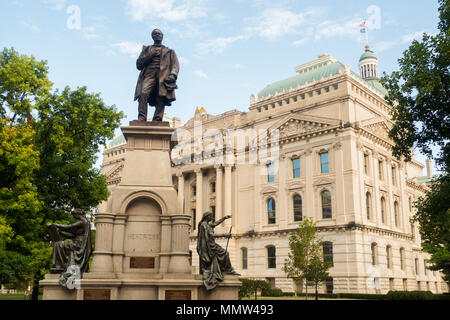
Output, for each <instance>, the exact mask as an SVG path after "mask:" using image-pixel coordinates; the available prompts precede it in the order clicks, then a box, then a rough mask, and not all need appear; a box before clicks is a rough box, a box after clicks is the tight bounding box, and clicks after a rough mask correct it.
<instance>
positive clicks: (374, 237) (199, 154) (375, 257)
mask: <svg viewBox="0 0 450 320" xmlns="http://www.w3.org/2000/svg"><path fill="white" fill-rule="evenodd" d="M359 69H360V70H359V75H358V74H356V73H354V72H352V71H351V70H350V68H349V66H346V65H344V64H342V63H341V62H339V61H338V60H337V59H335V58H333V57H332V56H330V55H327V54H321V55H319V56H318V58H317V59H316V60H314V61H311V62H308V63H305V64H302V65H300V66H298V67H296V68H295V72H296V75H294V76H292V77H290V78H288V79H284V80H281V81H278V82H275V83H273V84H270V85H268V86H267V87H266V88H264V89H263V90H261V91H260V92H259V93H258V94H257V95H256V94H253V95H251V98H250V106H249V110H248V112H241V111H238V110H231V111H228V112H225V113H223V114H219V115H215V116H214V115H209V114H207V113H205V112H196V114H195V116H194V117H193V118H192V119H190V120H189V121H188V122H187V123H185V124H184V125H181V123H180V121H179V119H169V120H170V121H171V125H172V126H173V127H179V128H180V129H182V132H184V133H187V137H188V138H187V139H185V138H183V137H181V134H180V136H179V144H178V147H179V148H178V149H174V150H175V152H173V153H172V160H173V164H172V174H173V182H174V185H175V187H176V188H177V190H178V208H179V210H180V211H183V212H184V213H185V214H188V215H190V216H191V229H190V241H191V243H190V249H191V252H192V259H191V263H192V268H193V271H194V272H196V271H198V256H197V253H196V232H197V227H196V224H197V223H198V222H199V221H200V220H201V216H202V214H203V212H204V211H207V210H208V211H213V212H214V214H215V219H216V220H217V219H220V218H222V217H224V216H225V215H231V216H232V218H231V219H228V220H226V221H225V222H224V223H223V224H222V225H220V226H219V227H217V228H216V232H217V233H224V232H229V231H230V228H231V233H232V234H233V237H232V238H231V239H230V240H229V242H227V239H225V238H223V239H219V240H218V242H219V243H221V244H222V245H223V246H224V247H226V246H227V248H228V251H229V252H230V257H231V261H232V264H233V266H234V268H235V269H236V270H237V271H238V272H239V273H241V274H242V276H244V277H249V278H258V279H266V280H268V281H269V283H271V285H273V286H274V287H278V288H281V289H282V290H283V291H287V292H292V291H294V290H298V291H302V290H304V287H303V284H300V283H294V281H293V280H292V279H289V278H287V277H286V275H285V273H284V272H283V270H282V266H283V264H284V262H285V259H286V258H287V256H288V252H289V244H288V238H289V233H290V232H291V231H293V230H295V229H296V227H297V226H298V223H299V222H300V221H302V219H303V218H304V217H311V218H312V219H313V220H314V221H315V222H316V225H317V227H318V230H319V234H320V236H321V237H322V238H323V240H324V248H323V249H324V256H325V258H326V259H327V260H329V261H330V262H332V264H333V267H332V268H331V269H330V279H329V280H328V281H327V282H326V283H324V284H323V286H322V288H321V290H322V291H323V292H334V293H338V292H359V293H376V292H381V293H386V292H387V291H389V290H408V291H411V290H430V291H432V292H436V293H441V292H447V291H448V288H447V285H446V283H445V282H444V281H443V280H442V278H441V274H439V272H436V271H430V270H428V269H427V265H426V259H427V258H428V256H427V254H425V253H424V252H422V250H421V246H420V241H421V240H420V235H419V233H418V230H417V225H414V224H412V223H411V222H410V218H411V217H412V215H413V214H414V207H413V202H414V200H416V199H417V198H418V197H419V196H421V195H422V194H423V192H424V190H425V188H426V187H425V185H424V184H420V183H419V181H420V178H421V177H422V176H423V174H422V171H423V168H424V166H423V164H421V163H419V162H418V161H417V160H415V159H414V158H413V160H412V161H411V162H409V163H405V162H402V161H399V160H397V159H396V158H394V157H393V156H392V153H391V147H392V145H393V143H392V141H391V140H390V139H389V138H388V131H389V128H390V127H391V126H392V121H391V119H390V116H389V112H390V109H391V108H390V106H389V105H388V104H387V102H386V101H385V100H384V98H383V97H384V95H385V94H386V90H385V89H384V88H383V87H382V85H381V84H380V83H379V81H378V60H377V58H376V56H375V55H374V53H373V52H372V51H370V49H369V47H366V50H365V52H364V53H363V55H362V56H361V58H360V61H359ZM264 130H265V131H266V132H269V134H268V139H267V140H261V141H266V142H265V146H266V147H268V148H269V147H270V148H272V147H273V148H276V159H274V157H273V156H272V157H271V158H270V157H269V158H264V159H261V158H258V157H257V158H256V159H255V158H254V157H252V155H253V153H252V152H253V151H255V152H256V153H257V154H259V153H258V152H259V151H260V149H261V148H263V147H262V144H254V143H253V142H254V141H255V139H256V140H258V135H259V134H260V132H264ZM208 132H215V133H214V134H212V136H214V138H213V139H211V136H207V135H206V136H207V138H208V137H209V138H208V139H205V133H208ZM233 132H234V133H235V134H234V136H233V135H232V133H233ZM236 132H237V134H236ZM255 132H256V136H255V135H254V133H255ZM274 132H276V137H275V134H272V133H274ZM196 133H197V134H198V133H200V135H201V137H202V139H201V140H196ZM227 133H228V135H227ZM230 133H231V138H230V137H229V134H230ZM197 136H198V135H197ZM217 137H219V139H220V141H218V140H217ZM275 138H276V139H275ZM183 139H184V140H183ZM239 139H241V140H239ZM238 140H239V141H240V142H241V143H239V142H237V141H238ZM211 141H213V143H212V144H211ZM124 142H125V141H124V140H123V138H122V137H118V138H116V139H115V140H114V141H113V142H112V143H111V144H110V145H109V146H108V148H107V149H106V150H105V152H104V157H103V167H102V170H103V172H104V173H105V175H106V176H107V181H108V185H109V187H110V188H111V189H112V188H114V187H115V186H116V185H117V183H118V182H119V181H120V179H121V169H122V168H123V152H125V149H124ZM187 143H191V144H190V146H189V147H187V149H186V147H184V149H183V148H181V146H185V145H188V144H187ZM196 143H198V144H197V145H196ZM208 145H209V146H211V145H213V147H215V148H212V149H214V151H212V152H211V151H209V152H206V151H208ZM180 150H181V151H180ZM186 150H187V151H186ZM274 150H275V149H274ZM412 152H413V150H412ZM271 155H272V154H271ZM177 157H178V158H177ZM175 158H177V160H180V159H183V160H184V161H175V160H176V159H175ZM217 159H222V160H220V161H217ZM239 160H240V161H239ZM99 210H100V211H101V210H102V209H101V206H100V208H99Z"/></svg>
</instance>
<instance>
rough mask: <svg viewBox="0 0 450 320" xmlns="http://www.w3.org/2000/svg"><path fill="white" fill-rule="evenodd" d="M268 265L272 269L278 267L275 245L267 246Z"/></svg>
mask: <svg viewBox="0 0 450 320" xmlns="http://www.w3.org/2000/svg"><path fill="white" fill-rule="evenodd" d="M267 267H268V268H270V269H272V268H276V267H277V261H276V252H275V247H267Z"/></svg>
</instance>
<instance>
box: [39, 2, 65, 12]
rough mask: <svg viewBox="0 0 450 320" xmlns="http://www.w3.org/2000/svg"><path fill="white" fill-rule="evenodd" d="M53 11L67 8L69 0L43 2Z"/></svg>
mask: <svg viewBox="0 0 450 320" xmlns="http://www.w3.org/2000/svg"><path fill="white" fill-rule="evenodd" d="M42 2H43V3H44V4H45V5H46V6H47V7H49V8H50V9H52V10H62V9H64V8H65V7H66V4H67V0H42Z"/></svg>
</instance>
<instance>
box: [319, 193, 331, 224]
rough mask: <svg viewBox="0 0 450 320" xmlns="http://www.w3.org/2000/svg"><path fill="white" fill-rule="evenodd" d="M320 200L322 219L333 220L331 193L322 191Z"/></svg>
mask: <svg viewBox="0 0 450 320" xmlns="http://www.w3.org/2000/svg"><path fill="white" fill-rule="evenodd" d="M320 198H321V201H322V218H323V219H330V218H331V216H332V215H331V193H330V191H328V190H325V191H322V193H321V194H320Z"/></svg>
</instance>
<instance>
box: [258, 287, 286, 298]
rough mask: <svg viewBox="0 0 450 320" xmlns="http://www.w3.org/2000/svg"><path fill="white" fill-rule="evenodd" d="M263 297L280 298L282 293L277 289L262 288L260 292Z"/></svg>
mask: <svg viewBox="0 0 450 320" xmlns="http://www.w3.org/2000/svg"><path fill="white" fill-rule="evenodd" d="M261 296H263V297H282V296H283V291H282V290H281V289H279V288H264V289H263V290H262V291H261Z"/></svg>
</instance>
